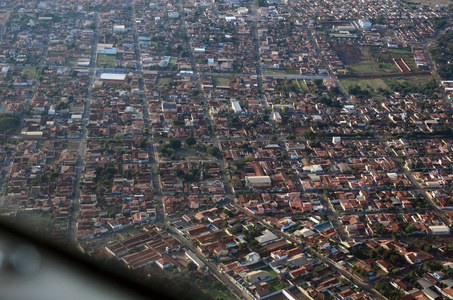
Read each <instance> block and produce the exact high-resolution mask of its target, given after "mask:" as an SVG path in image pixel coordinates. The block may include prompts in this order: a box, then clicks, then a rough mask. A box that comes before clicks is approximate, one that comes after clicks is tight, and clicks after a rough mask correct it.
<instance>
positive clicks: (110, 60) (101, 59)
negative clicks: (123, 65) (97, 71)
mask: <svg viewBox="0 0 453 300" xmlns="http://www.w3.org/2000/svg"><path fill="white" fill-rule="evenodd" d="M115 60H116V55H109V54H98V59H97V65H98V66H99V67H104V68H114V67H115Z"/></svg>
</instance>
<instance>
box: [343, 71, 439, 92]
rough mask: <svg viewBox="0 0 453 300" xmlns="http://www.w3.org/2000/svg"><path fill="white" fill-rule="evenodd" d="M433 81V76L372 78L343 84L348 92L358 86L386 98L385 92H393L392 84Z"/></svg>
mask: <svg viewBox="0 0 453 300" xmlns="http://www.w3.org/2000/svg"><path fill="white" fill-rule="evenodd" d="M431 79H432V77H431V76H401V77H387V78H386V77H382V78H370V79H357V78H349V79H342V80H341V84H342V85H343V87H344V88H345V89H346V91H348V89H349V88H350V87H352V86H355V85H358V86H359V87H361V88H362V89H365V90H368V91H370V93H371V94H372V95H373V96H375V97H382V96H384V93H385V92H384V91H388V92H393V90H392V89H391V88H390V84H391V83H392V82H393V83H394V82H398V83H401V84H407V85H415V86H419V85H424V84H425V83H427V82H429V81H430V80H431Z"/></svg>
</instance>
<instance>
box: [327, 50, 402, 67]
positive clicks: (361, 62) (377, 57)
mask: <svg viewBox="0 0 453 300" xmlns="http://www.w3.org/2000/svg"><path fill="white" fill-rule="evenodd" d="M334 49H335V51H336V52H337V54H338V57H339V58H340V59H341V60H342V61H343V62H344V64H345V66H346V67H347V68H349V69H351V71H352V73H355V74H380V73H392V72H399V69H398V67H397V66H396V65H395V63H394V62H393V61H392V56H391V54H390V53H389V52H388V51H387V52H385V53H382V52H380V51H379V49H378V48H374V47H365V46H351V45H339V44H337V45H335V46H334Z"/></svg>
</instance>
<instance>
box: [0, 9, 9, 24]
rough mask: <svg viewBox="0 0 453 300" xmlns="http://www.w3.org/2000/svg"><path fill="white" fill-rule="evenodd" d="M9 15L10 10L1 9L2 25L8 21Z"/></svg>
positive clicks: (0, 22) (0, 18) (0, 19)
mask: <svg viewBox="0 0 453 300" xmlns="http://www.w3.org/2000/svg"><path fill="white" fill-rule="evenodd" d="M8 17H9V11H7V10H0V25H3V24H5V23H6V21H7V20H8Z"/></svg>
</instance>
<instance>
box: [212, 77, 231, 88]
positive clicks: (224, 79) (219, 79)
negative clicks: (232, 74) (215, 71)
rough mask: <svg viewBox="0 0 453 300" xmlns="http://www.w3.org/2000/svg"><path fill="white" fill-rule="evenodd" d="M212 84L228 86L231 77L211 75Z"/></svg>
mask: <svg viewBox="0 0 453 300" xmlns="http://www.w3.org/2000/svg"><path fill="white" fill-rule="evenodd" d="M212 82H213V84H214V86H229V85H230V82H231V79H230V78H227V77H212Z"/></svg>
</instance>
